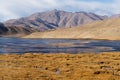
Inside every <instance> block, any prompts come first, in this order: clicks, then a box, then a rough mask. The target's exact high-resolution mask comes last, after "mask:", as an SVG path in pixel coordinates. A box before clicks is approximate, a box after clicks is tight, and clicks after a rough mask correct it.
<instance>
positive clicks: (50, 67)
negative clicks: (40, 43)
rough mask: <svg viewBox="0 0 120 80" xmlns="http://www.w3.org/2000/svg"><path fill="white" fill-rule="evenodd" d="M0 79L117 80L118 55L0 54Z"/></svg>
mask: <svg viewBox="0 0 120 80" xmlns="http://www.w3.org/2000/svg"><path fill="white" fill-rule="evenodd" d="M0 80H120V52H106V53H101V54H94V53H84V54H64V53H61V54H37V53H32V54H30V53H26V54H21V55H20V54H1V55H0Z"/></svg>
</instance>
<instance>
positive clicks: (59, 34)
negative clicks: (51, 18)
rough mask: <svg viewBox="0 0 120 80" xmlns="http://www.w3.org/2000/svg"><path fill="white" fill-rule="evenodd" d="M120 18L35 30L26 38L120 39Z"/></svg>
mask: <svg viewBox="0 0 120 80" xmlns="http://www.w3.org/2000/svg"><path fill="white" fill-rule="evenodd" d="M119 36H120V18H112V19H107V20H103V21H96V22H92V23H88V24H85V25H83V26H78V27H74V28H67V29H58V30H54V31H49V32H35V33H32V34H30V35H28V36H25V37H24V38H72V39H81V38H83V39H86V38H89V39H108V40H120V37H119Z"/></svg>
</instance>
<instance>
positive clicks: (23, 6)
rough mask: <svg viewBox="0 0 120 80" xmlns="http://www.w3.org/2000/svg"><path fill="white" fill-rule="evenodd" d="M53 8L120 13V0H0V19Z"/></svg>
mask: <svg viewBox="0 0 120 80" xmlns="http://www.w3.org/2000/svg"><path fill="white" fill-rule="evenodd" d="M8 1H9V2H8ZM53 9H58V10H65V11H71V12H79V11H86V12H93V13H96V14H99V15H112V14H120V0H0V20H1V21H5V20H8V19H14V18H20V17H24V16H29V15H31V14H33V13H35V12H43V11H47V10H53Z"/></svg>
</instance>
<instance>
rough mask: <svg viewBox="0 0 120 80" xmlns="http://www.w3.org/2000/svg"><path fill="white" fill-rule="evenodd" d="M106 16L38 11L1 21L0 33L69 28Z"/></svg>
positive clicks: (10, 33)
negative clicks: (26, 15)
mask: <svg viewBox="0 0 120 80" xmlns="http://www.w3.org/2000/svg"><path fill="white" fill-rule="evenodd" d="M107 18H108V17H107V16H100V15H96V14H94V13H87V12H66V11H60V10H52V11H46V12H39V13H35V14H32V15H30V16H28V17H22V18H19V19H10V20H7V21H5V22H3V23H1V24H0V35H3V34H4V35H14V34H15V35H16V34H30V33H32V32H38V31H49V30H54V29H59V28H71V27H76V26H79V25H83V24H86V23H91V22H93V21H98V20H104V19H107Z"/></svg>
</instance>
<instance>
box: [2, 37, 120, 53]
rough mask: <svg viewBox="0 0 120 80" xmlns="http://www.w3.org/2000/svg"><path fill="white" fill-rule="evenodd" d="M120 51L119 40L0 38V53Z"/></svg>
mask: <svg viewBox="0 0 120 80" xmlns="http://www.w3.org/2000/svg"><path fill="white" fill-rule="evenodd" d="M111 51H120V41H107V40H101V41H98V40H72V39H20V38H0V53H1V54H3V53H62V52H63V53H81V52H95V53H99V52H111Z"/></svg>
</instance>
